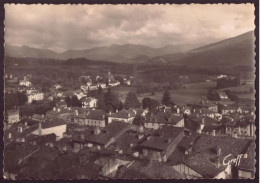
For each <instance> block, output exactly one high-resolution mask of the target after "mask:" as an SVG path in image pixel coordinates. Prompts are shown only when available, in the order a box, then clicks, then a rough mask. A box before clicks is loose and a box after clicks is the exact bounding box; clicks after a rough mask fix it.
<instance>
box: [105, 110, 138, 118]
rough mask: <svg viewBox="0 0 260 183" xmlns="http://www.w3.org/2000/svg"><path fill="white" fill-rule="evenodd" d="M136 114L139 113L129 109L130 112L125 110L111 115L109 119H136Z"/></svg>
mask: <svg viewBox="0 0 260 183" xmlns="http://www.w3.org/2000/svg"><path fill="white" fill-rule="evenodd" d="M136 113H137V112H136V111H135V110H134V109H128V110H126V109H123V110H121V111H119V112H116V113H112V114H109V115H108V117H114V118H124V119H128V118H133V117H135V116H136Z"/></svg>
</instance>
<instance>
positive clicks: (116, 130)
mask: <svg viewBox="0 0 260 183" xmlns="http://www.w3.org/2000/svg"><path fill="white" fill-rule="evenodd" d="M129 129H130V124H128V123H124V122H119V121H114V122H112V123H110V124H108V125H107V126H106V127H104V128H103V129H100V128H99V127H95V128H94V129H92V128H89V129H87V130H86V131H83V132H81V133H77V134H74V135H73V137H72V143H73V147H74V151H76V152H77V151H79V150H80V149H82V148H84V147H96V148H97V149H101V148H102V149H105V148H106V147H108V146H109V145H110V144H112V143H113V142H115V141H116V140H117V139H118V138H119V137H120V136H121V135H122V134H124V133H125V132H126V131H127V130H129Z"/></svg>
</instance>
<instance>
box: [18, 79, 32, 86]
mask: <svg viewBox="0 0 260 183" xmlns="http://www.w3.org/2000/svg"><path fill="white" fill-rule="evenodd" d="M19 85H20V86H27V87H28V86H31V85H32V83H31V82H30V81H27V80H21V81H19Z"/></svg>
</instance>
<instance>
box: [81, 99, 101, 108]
mask: <svg viewBox="0 0 260 183" xmlns="http://www.w3.org/2000/svg"><path fill="white" fill-rule="evenodd" d="M81 103H82V108H88V109H92V108H96V106H97V99H95V98H92V97H87V98H83V99H81Z"/></svg>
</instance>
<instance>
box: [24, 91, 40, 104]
mask: <svg viewBox="0 0 260 183" xmlns="http://www.w3.org/2000/svg"><path fill="white" fill-rule="evenodd" d="M27 98H28V103H32V101H33V100H36V101H37V100H43V98H44V94H43V93H42V92H33V93H31V94H27Z"/></svg>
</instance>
